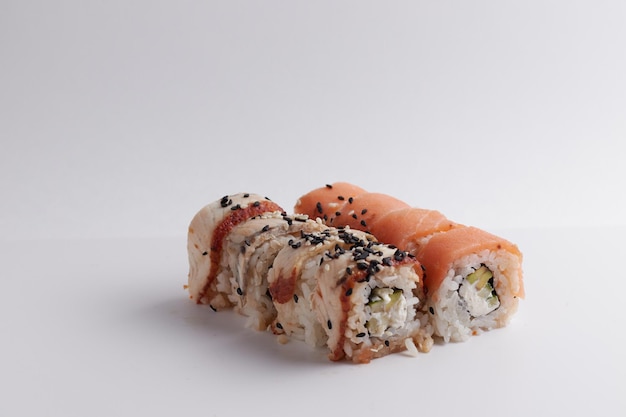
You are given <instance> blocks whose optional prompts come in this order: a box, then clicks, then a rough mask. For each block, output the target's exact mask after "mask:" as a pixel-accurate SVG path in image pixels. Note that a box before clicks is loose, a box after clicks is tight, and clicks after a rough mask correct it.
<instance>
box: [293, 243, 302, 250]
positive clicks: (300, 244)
mask: <svg viewBox="0 0 626 417" xmlns="http://www.w3.org/2000/svg"><path fill="white" fill-rule="evenodd" d="M300 246H302V242H296V243H294V244H293V245H291V247H292V248H293V249H298V248H299V247H300Z"/></svg>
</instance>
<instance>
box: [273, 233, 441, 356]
mask: <svg viewBox="0 0 626 417" xmlns="http://www.w3.org/2000/svg"><path fill="white" fill-rule="evenodd" d="M268 281H269V284H270V293H271V295H272V298H273V300H274V303H275V305H276V309H277V311H278V315H277V318H276V321H275V324H274V326H273V328H274V331H275V332H276V333H286V334H288V335H297V337H298V338H303V339H304V340H305V341H306V342H307V343H309V344H313V345H316V346H321V345H326V346H327V347H328V349H329V351H330V353H329V358H330V359H331V360H334V361H337V360H341V359H344V358H345V359H348V360H351V361H353V362H356V363H367V362H369V361H371V360H372V359H374V358H377V357H381V356H384V355H387V354H389V353H392V352H398V351H402V350H406V349H410V350H411V351H412V352H417V350H418V349H419V350H421V351H424V352H427V351H429V350H430V348H431V347H432V343H433V340H432V336H431V334H432V330H431V328H430V326H429V323H428V317H427V316H426V315H425V314H424V313H423V312H422V309H421V308H420V307H421V304H422V303H424V295H423V287H422V269H421V266H420V264H419V262H418V261H417V260H416V259H415V258H413V257H411V256H409V255H408V254H407V253H406V252H402V251H400V250H398V249H397V248H395V247H392V246H388V245H383V244H381V243H378V242H376V241H375V240H373V237H372V236H371V235H367V234H362V233H359V232H357V231H354V232H351V231H350V229H346V230H343V229H339V230H337V229H329V230H327V231H325V232H322V233H312V234H303V235H302V236H301V238H300V239H299V240H297V241H294V243H293V244H292V246H291V247H287V248H285V249H284V250H283V251H281V253H279V255H278V256H277V257H276V260H275V264H274V268H273V269H272V270H271V271H270V274H269V277H268Z"/></svg>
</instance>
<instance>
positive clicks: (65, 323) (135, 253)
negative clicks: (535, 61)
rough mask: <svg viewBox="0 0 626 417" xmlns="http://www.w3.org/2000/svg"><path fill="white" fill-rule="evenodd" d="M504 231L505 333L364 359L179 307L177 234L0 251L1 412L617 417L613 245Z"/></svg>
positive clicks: (202, 309)
mask: <svg viewBox="0 0 626 417" xmlns="http://www.w3.org/2000/svg"><path fill="white" fill-rule="evenodd" d="M624 231H626V230H624V229H622V230H621V232H622V233H623V232H624ZM506 234H507V235H508V236H509V237H510V238H511V239H514V240H515V241H517V242H518V243H519V244H520V245H521V247H522V248H523V249H524V252H525V255H526V263H525V269H526V276H527V280H526V290H527V294H528V297H527V299H526V300H525V301H523V302H522V303H521V308H520V311H519V312H518V314H517V315H516V316H515V318H514V320H513V322H512V323H511V325H510V326H509V327H507V328H505V329H501V330H497V331H493V332H490V333H486V334H483V335H481V336H478V337H474V338H472V339H471V340H470V341H468V342H466V343H461V344H448V345H436V346H434V348H433V350H432V351H431V352H430V353H428V354H421V355H419V356H418V357H416V358H414V357H409V356H405V355H404V354H394V355H390V356H387V357H385V358H381V359H376V360H374V361H372V362H371V363H370V364H368V365H352V364H349V363H345V362H344V363H333V362H330V361H329V360H328V359H327V358H326V352H325V351H324V350H322V349H320V350H313V349H311V348H309V347H307V346H306V345H304V344H303V343H300V342H296V341H294V342H291V343H289V344H287V345H281V344H279V343H278V342H277V341H276V339H275V337H274V336H273V335H272V334H270V333H261V332H256V331H253V330H247V329H245V328H244V327H243V322H244V320H243V318H241V317H239V316H237V315H235V314H234V313H232V312H221V313H214V312H213V311H211V310H210V309H209V308H208V307H206V306H197V305H195V304H192V303H191V302H190V301H189V300H187V299H186V292H185V291H183V288H182V287H183V284H184V283H185V275H186V253H185V249H184V239H178V238H170V239H128V240H127V239H119V240H114V239H111V240H108V239H104V240H66V241H53V242H51V241H45V240H39V241H30V242H19V243H13V244H2V246H0V250H1V251H2V253H3V255H4V256H6V259H7V260H8V263H7V262H4V263H3V266H2V275H3V278H4V279H5V280H6V282H5V283H4V285H3V290H2V295H1V296H0V297H1V303H0V317H1V318H2V321H1V323H2V334H3V335H4V337H3V342H2V357H1V358H0V363H1V365H2V373H1V374H0V381H1V382H2V385H3V386H2V391H3V393H4V394H3V400H2V401H1V402H0V414H1V415H7V416H9V415H10V416H32V415H42V414H45V415H58V416H84V415H90V416H111V415H124V416H131V415H133V416H136V415H146V416H169V415H188V414H189V415H196V414H202V415H207V416H235V415H239V416H242V415H243V416H246V415H257V414H259V413H263V412H264V411H265V412H269V410H272V415H276V416H292V415H294V410H296V409H297V410H298V412H297V415H302V416H319V415H322V413H331V414H332V415H343V414H346V413H351V412H354V411H355V409H356V410H358V411H359V413H360V414H361V415H364V416H375V415H380V414H381V413H388V412H390V410H393V411H392V413H394V414H395V413H402V412H406V410H405V411H402V409H404V408H405V407H408V408H409V409H411V410H415V411H411V414H419V415H433V413H434V414H435V415H441V411H442V410H443V411H445V412H444V413H443V415H453V413H463V414H464V415H476V416H496V415H507V416H528V415H534V414H536V413H544V412H549V413H552V414H560V415H568V416H588V415H591V414H593V415H596V414H597V415H603V416H605V415H606V416H609V415H611V416H618V415H624V411H626V408H625V407H626V402H625V400H624V395H623V393H624V389H625V388H626V383H625V381H626V365H625V363H624V361H623V353H622V352H623V349H624V343H625V342H626V337H625V336H624V332H623V319H624V312H623V303H622V302H621V299H622V297H623V296H622V294H621V291H617V290H618V289H619V288H618V286H617V284H619V282H621V279H622V278H621V276H622V274H621V273H619V272H620V270H621V269H618V268H617V267H616V265H617V264H618V263H619V262H618V261H617V260H618V259H620V257H621V256H622V253H621V252H622V250H621V249H620V246H621V245H620V244H619V240H618V239H617V238H615V235H614V234H613V232H612V231H606V230H605V231H593V232H590V231H589V230H585V229H581V230H578V231H574V230H552V231H549V232H546V231H537V230H531V229H528V230H516V231H508V233H506ZM585 242H594V243H593V244H592V245H587V244H586V243H585ZM7 335H8V337H7Z"/></svg>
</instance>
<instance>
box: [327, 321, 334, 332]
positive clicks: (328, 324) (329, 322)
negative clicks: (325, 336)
mask: <svg viewBox="0 0 626 417" xmlns="http://www.w3.org/2000/svg"><path fill="white" fill-rule="evenodd" d="M326 325H327V326H328V330H331V329H332V328H333V323H332V322H331V321H330V319H329V320H328V321H327V322H326Z"/></svg>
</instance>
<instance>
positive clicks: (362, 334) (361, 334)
mask: <svg viewBox="0 0 626 417" xmlns="http://www.w3.org/2000/svg"><path fill="white" fill-rule="evenodd" d="M356 337H365V333H364V332H361V333H357V334H356Z"/></svg>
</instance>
